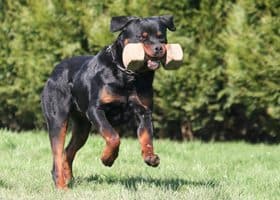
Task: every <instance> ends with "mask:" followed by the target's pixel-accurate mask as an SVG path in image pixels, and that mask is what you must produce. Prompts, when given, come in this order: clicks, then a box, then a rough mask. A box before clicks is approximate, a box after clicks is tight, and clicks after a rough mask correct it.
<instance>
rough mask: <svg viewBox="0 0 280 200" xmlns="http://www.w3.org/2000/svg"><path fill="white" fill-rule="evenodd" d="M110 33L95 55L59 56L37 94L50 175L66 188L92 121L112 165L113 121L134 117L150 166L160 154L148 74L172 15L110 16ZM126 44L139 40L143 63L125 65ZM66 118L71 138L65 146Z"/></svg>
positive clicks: (114, 152)
mask: <svg viewBox="0 0 280 200" xmlns="http://www.w3.org/2000/svg"><path fill="white" fill-rule="evenodd" d="M110 29H111V32H117V31H120V34H119V36H118V38H117V40H116V41H115V42H114V43H113V44H111V45H110V46H107V47H105V48H103V49H102V50H101V51H100V52H99V53H98V54H97V55H95V56H78V57H73V58H70V59H66V60H63V61H62V62H61V63H60V64H58V65H57V66H56V67H55V68H54V70H53V72H52V74H51V76H50V78H49V79H48V80H47V81H46V84H45V87H44V89H43V92H42V95H41V102H42V109H43V113H44V116H45V119H46V123H47V127H48V132H49V138H50V143H51V149H52V155H53V169H52V176H53V180H54V183H55V186H56V187H57V188H67V184H68V183H69V181H70V180H71V179H72V164H73V160H74V157H75V154H76V153H77V151H78V150H79V149H80V148H81V147H82V146H83V145H84V144H85V142H86V140H87V138H88V135H89V132H90V129H91V125H92V124H94V125H95V126H96V127H97V128H98V130H99V132H100V133H101V135H102V136H103V138H104V139H105V141H106V146H105V148H104V151H103V154H102V156H101V160H102V162H103V164H104V165H105V166H112V165H113V163H114V161H115V159H116V158H117V156H118V152H119V145H120V137H119V134H118V133H117V132H116V131H115V129H114V128H113V126H115V125H119V124H120V123H124V122H125V121H126V120H128V119H130V118H133V117H134V116H136V118H137V119H138V120H137V121H138V123H139V125H138V130H137V134H138V138H139V141H140V144H141V149H142V156H143V159H144V161H145V162H146V163H147V164H148V165H150V166H152V167H156V166H158V165H159V162H160V159H159V157H158V156H157V155H156V154H155V153H154V149H153V142H152V138H153V126H152V109H153V86H152V84H153V79H154V73H155V70H156V69H157V68H159V66H160V60H161V59H162V58H163V57H164V56H165V54H166V48H165V44H166V43H167V38H166V30H167V29H169V30H170V31H175V26H174V23H173V17H172V16H155V17H149V18H139V17H124V16H121V17H113V18H112V20H111V27H110ZM128 43H142V44H143V46H144V50H145V54H146V55H145V56H146V61H145V64H144V65H143V66H142V67H141V68H140V69H138V70H136V71H131V70H128V69H126V68H125V67H124V65H123V61H122V52H123V48H124V47H125V46H126V45H127V44H128ZM69 119H71V120H72V137H71V140H70V142H69V144H68V146H67V147H66V149H64V143H65V136H66V132H67V126H68V123H69Z"/></svg>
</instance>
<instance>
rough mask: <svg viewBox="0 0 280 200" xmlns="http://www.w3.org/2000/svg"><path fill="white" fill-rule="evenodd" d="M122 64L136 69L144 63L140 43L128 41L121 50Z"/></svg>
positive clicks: (127, 67) (143, 53)
mask: <svg viewBox="0 0 280 200" xmlns="http://www.w3.org/2000/svg"><path fill="white" fill-rule="evenodd" d="M122 59H123V64H124V66H125V67H126V69H129V70H132V71H136V70H137V69H139V68H141V67H143V65H144V63H145V52H144V48H143V45H142V44H141V43H130V44H127V45H126V46H125V47H124V50H123V55H122Z"/></svg>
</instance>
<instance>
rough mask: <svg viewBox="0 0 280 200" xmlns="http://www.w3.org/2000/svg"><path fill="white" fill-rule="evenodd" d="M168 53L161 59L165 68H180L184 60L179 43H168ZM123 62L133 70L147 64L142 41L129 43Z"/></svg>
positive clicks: (125, 48) (124, 51)
mask: <svg viewBox="0 0 280 200" xmlns="http://www.w3.org/2000/svg"><path fill="white" fill-rule="evenodd" d="M165 48H166V55H165V57H164V58H163V59H162V60H161V63H162V65H163V67H164V68H165V69H178V68H179V67H180V65H181V64H182V62H183V50H182V48H181V46H180V45H179V44H166V45H165ZM122 59H123V64H124V66H125V67H126V68H127V69H129V70H132V71H136V70H137V69H139V68H141V67H143V65H144V64H145V51H144V48H143V44H141V43H129V44H127V45H126V46H125V47H124V50H123V56H122Z"/></svg>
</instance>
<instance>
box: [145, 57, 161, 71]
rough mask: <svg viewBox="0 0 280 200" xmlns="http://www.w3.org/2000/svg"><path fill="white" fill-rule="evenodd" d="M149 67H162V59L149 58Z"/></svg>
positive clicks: (152, 68)
mask: <svg viewBox="0 0 280 200" xmlns="http://www.w3.org/2000/svg"><path fill="white" fill-rule="evenodd" d="M147 67H148V68H149V69H150V70H156V69H158V68H159V67H160V60H152V59H148V60H147Z"/></svg>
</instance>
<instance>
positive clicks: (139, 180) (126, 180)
mask: <svg viewBox="0 0 280 200" xmlns="http://www.w3.org/2000/svg"><path fill="white" fill-rule="evenodd" d="M79 182H87V183H92V184H104V183H105V184H121V185H124V186H125V187H126V188H127V189H129V190H134V191H137V190H138V187H141V185H148V186H151V187H152V186H155V187H159V188H165V189H171V190H174V191H175V190H178V189H180V188H181V187H183V186H195V187H209V188H214V187H217V186H218V182H217V181H215V180H203V181H191V180H186V179H181V178H152V177H142V176H127V177H115V176H101V175H91V176H89V177H85V178H82V177H77V178H76V179H75V180H74V182H73V184H74V185H76V184H79Z"/></svg>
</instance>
